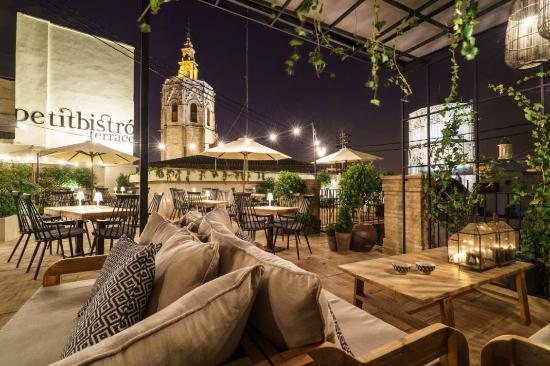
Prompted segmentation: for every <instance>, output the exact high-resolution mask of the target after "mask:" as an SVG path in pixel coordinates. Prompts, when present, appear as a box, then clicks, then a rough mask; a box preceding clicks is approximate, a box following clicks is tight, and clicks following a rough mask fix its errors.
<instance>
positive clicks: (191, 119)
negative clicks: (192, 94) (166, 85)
mask: <svg viewBox="0 0 550 366" xmlns="http://www.w3.org/2000/svg"><path fill="white" fill-rule="evenodd" d="M189 122H195V123H196V122H197V105H196V104H195V103H193V104H191V114H190V116H189Z"/></svg>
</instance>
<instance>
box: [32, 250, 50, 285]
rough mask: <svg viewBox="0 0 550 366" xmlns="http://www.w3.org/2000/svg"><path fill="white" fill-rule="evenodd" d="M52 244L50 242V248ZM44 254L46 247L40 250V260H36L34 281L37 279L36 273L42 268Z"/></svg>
mask: <svg viewBox="0 0 550 366" xmlns="http://www.w3.org/2000/svg"><path fill="white" fill-rule="evenodd" d="M51 245H52V243H51V242H50V248H51ZM45 252H46V247H45V246H44V248H42V254H41V255H40V259H39V260H38V265H37V266H36V272H34V279H35V280H36V277H38V272H40V267H41V266H42V261H43V260H44V253H45Z"/></svg>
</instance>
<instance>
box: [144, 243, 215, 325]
mask: <svg viewBox="0 0 550 366" xmlns="http://www.w3.org/2000/svg"><path fill="white" fill-rule="evenodd" d="M180 236H181V238H182V240H181V241H180V242H179V243H178V245H175V244H172V239H174V238H176V239H177V238H178V237H180ZM189 238H190V237H189V236H187V235H178V234H176V235H174V236H173V237H172V238H171V239H170V240H169V241H168V242H167V243H166V244H168V245H169V247H168V248H163V249H162V250H161V251H160V252H159V253H158V254H157V257H156V259H155V262H156V264H155V281H154V283H153V290H152V292H151V296H150V297H149V302H148V304H147V311H146V315H147V316H149V315H151V314H154V313H156V312H157V311H159V310H162V309H164V308H165V307H167V306H168V305H170V304H171V303H173V302H174V301H176V300H177V299H179V298H180V297H182V296H183V295H185V294H186V293H188V292H189V291H191V290H193V289H195V288H197V287H199V286H201V285H202V284H204V283H206V282H208V281H210V280H213V279H214V278H216V277H217V276H218V264H219V259H220V256H219V253H218V244H213V243H201V242H196V241H193V240H189ZM185 239H187V240H185Z"/></svg>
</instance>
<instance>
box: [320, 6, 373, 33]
mask: <svg viewBox="0 0 550 366" xmlns="http://www.w3.org/2000/svg"><path fill="white" fill-rule="evenodd" d="M364 2H365V0H357V1H356V2H355V3H354V4H353V5H352V6H350V7H349V8H348V10H346V11H345V12H343V13H342V15H340V16H339V17H338V18H336V20H335V21H334V22H332V23H331V24H330V25H329V26H328V29H332V28H333V27H334V26H336V25H337V24H338V23H340V22H341V21H342V20H344V18H345V17H347V16H348V15H349V14H350V13H351V12H352V11H354V10H355V9H357V7H359V5H361V4H363V3H364Z"/></svg>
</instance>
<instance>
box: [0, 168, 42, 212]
mask: <svg viewBox="0 0 550 366" xmlns="http://www.w3.org/2000/svg"><path fill="white" fill-rule="evenodd" d="M12 191H19V192H23V193H29V194H31V195H32V196H33V197H35V198H36V196H37V194H38V186H37V185H36V184H33V183H32V167H30V166H28V165H23V164H7V163H0V217H7V216H11V215H15V213H16V211H15V202H14V201H13V197H12Z"/></svg>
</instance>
